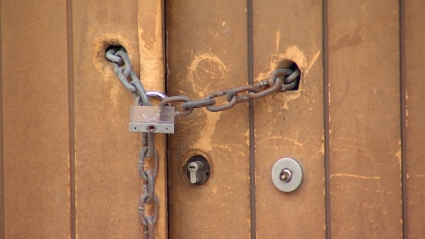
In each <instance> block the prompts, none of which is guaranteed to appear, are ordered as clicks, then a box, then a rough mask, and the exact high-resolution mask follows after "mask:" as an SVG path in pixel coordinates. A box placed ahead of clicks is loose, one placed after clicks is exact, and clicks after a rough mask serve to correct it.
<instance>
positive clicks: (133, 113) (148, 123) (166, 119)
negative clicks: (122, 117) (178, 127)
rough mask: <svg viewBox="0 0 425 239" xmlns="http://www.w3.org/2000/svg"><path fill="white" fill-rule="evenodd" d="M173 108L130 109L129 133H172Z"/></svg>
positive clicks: (137, 107) (134, 106)
mask: <svg viewBox="0 0 425 239" xmlns="http://www.w3.org/2000/svg"><path fill="white" fill-rule="evenodd" d="M174 115H175V108H174V107H171V106H138V105H132V106H131V108H130V124H129V131H130V132H142V133H143V132H144V133H164V134H173V133H174Z"/></svg>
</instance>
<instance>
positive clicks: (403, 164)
mask: <svg viewBox="0 0 425 239" xmlns="http://www.w3.org/2000/svg"><path fill="white" fill-rule="evenodd" d="M405 27H406V26H405V8H404V1H403V0H399V48H400V55H399V57H400V59H399V64H400V136H401V139H400V141H401V144H400V147H401V197H402V203H401V204H402V215H401V217H402V222H403V224H402V225H403V228H402V230H403V238H408V232H409V231H408V226H409V224H408V221H407V220H408V214H407V213H408V208H407V206H408V204H407V202H408V201H407V200H408V198H407V167H406V166H407V165H406V162H407V154H406V151H407V145H406V144H407V143H406V133H407V131H406V103H407V102H406V83H405V79H406V75H405V74H406V72H405V65H404V64H405V62H406V61H405V55H404V54H405V44H404V42H405Z"/></svg>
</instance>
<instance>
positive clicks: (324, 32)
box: [322, 0, 331, 239]
mask: <svg viewBox="0 0 425 239" xmlns="http://www.w3.org/2000/svg"><path fill="white" fill-rule="evenodd" d="M322 4H323V9H322V16H323V19H322V47H323V106H324V107H323V116H324V117H323V119H324V122H323V125H324V142H323V143H324V149H325V152H324V157H325V160H324V161H325V162H324V164H325V165H324V168H325V221H326V238H327V239H330V238H331V196H330V190H331V189H330V165H329V164H330V158H329V127H330V126H329V103H330V102H329V80H328V77H329V68H328V66H329V62H328V60H329V59H328V53H329V52H328V34H329V31H328V1H327V0H323V2H322Z"/></svg>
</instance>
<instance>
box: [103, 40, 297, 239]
mask: <svg viewBox="0 0 425 239" xmlns="http://www.w3.org/2000/svg"><path fill="white" fill-rule="evenodd" d="M106 58H107V59H108V60H110V61H111V62H112V64H113V65H114V71H115V73H116V75H117V77H118V79H119V80H120V82H121V83H122V84H123V85H124V87H125V88H126V89H127V90H129V91H130V92H132V93H133V94H134V95H135V99H136V104H138V105H146V106H149V105H152V104H151V103H150V101H149V97H148V93H147V92H146V91H145V89H144V87H143V85H142V83H141V82H140V80H139V78H138V77H137V75H136V73H134V71H133V70H132V69H131V61H130V58H129V56H128V55H127V53H126V52H125V50H124V49H123V48H111V49H109V50H108V51H107V52H106ZM299 76H300V71H299V70H295V71H293V70H290V69H278V70H275V71H273V72H272V73H271V74H270V77H269V78H268V79H264V80H262V81H259V82H256V83H254V84H251V85H246V86H241V87H235V88H231V89H222V90H218V91H214V92H211V93H210V94H208V95H207V96H206V97H205V99H201V100H195V101H193V100H191V99H190V98H189V97H187V96H184V95H179V96H172V97H168V98H165V97H162V96H161V97H162V98H165V99H163V100H162V101H161V103H160V106H165V105H170V104H171V103H182V105H181V108H182V110H181V111H176V115H175V116H186V115H189V114H191V113H192V111H193V109H194V108H202V107H205V108H206V109H207V110H209V111H211V112H217V111H222V110H226V109H230V108H232V107H233V106H235V105H236V104H238V103H241V102H245V101H249V100H255V99H259V98H263V97H265V96H268V95H270V94H272V93H274V92H278V91H287V90H291V89H293V88H294V87H296V85H297V84H298V79H299ZM244 92H245V94H241V93H244ZM156 93H157V94H161V93H159V92H156ZM154 95H155V94H154ZM222 96H225V97H226V101H227V102H226V103H224V104H220V105H216V104H217V101H216V99H215V98H217V97H222ZM154 141H155V140H154V134H153V133H143V134H142V145H143V148H142V150H141V151H140V154H139V167H138V168H139V175H140V177H141V178H142V179H143V194H142V195H141V196H140V200H139V208H138V209H139V219H140V222H141V223H142V224H143V226H144V239H154V238H155V235H154V227H155V224H156V223H157V221H158V213H159V200H158V197H157V195H156V194H155V179H156V176H157V174H158V167H159V165H158V152H157V151H156V149H155V142H154ZM147 205H150V207H149V208H148V207H147Z"/></svg>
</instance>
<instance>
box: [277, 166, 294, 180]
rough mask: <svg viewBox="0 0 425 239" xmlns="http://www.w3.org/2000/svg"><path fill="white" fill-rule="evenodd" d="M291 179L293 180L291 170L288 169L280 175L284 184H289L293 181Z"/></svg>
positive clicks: (283, 170)
mask: <svg viewBox="0 0 425 239" xmlns="http://www.w3.org/2000/svg"><path fill="white" fill-rule="evenodd" d="M291 178H292V172H291V170H289V169H287V168H284V169H282V171H281V172H280V174H279V179H280V180H281V181H284V182H289V181H291Z"/></svg>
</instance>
